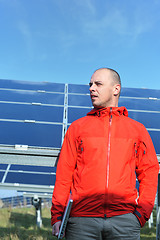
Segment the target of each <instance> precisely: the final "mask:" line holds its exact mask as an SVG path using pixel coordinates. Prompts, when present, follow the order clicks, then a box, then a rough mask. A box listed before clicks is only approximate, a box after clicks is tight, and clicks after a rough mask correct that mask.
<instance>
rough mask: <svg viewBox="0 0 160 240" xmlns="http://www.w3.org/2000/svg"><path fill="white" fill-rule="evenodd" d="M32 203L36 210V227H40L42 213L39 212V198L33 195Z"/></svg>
mask: <svg viewBox="0 0 160 240" xmlns="http://www.w3.org/2000/svg"><path fill="white" fill-rule="evenodd" d="M32 204H33V206H35V210H36V221H37V227H38V228H41V227H42V214H41V198H39V197H38V196H37V195H34V197H33V198H32Z"/></svg>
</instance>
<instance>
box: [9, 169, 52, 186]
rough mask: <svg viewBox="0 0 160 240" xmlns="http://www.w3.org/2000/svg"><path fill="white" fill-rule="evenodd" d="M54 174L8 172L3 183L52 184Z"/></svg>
mask: <svg viewBox="0 0 160 240" xmlns="http://www.w3.org/2000/svg"><path fill="white" fill-rule="evenodd" d="M55 180H56V176H55V175H53V174H37V173H36V174H34V173H19V172H9V173H8V174H7V177H6V179H5V183H19V184H35V185H47V186H50V185H54V184H55Z"/></svg>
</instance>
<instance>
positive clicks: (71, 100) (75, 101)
mask: <svg viewBox="0 0 160 240" xmlns="http://www.w3.org/2000/svg"><path fill="white" fill-rule="evenodd" d="M68 105H70V106H81V107H82V106H85V107H91V106H92V102H91V99H90V96H89V95H84V96H83V95H68Z"/></svg>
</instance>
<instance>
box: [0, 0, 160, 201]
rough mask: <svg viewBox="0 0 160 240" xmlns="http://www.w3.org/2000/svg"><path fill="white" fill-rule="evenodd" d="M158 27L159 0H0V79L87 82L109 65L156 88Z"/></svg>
mask: <svg viewBox="0 0 160 240" xmlns="http://www.w3.org/2000/svg"><path fill="white" fill-rule="evenodd" d="M159 26H160V0H137V1H135V0H0V79H13V80H22V81H32V82H43V81H47V82H55V83H73V84H88V83H89V81H90V78H91V75H92V74H93V72H94V71H95V70H96V69H98V68H101V67H109V68H113V69H115V70H116V71H118V72H119V74H120V76H121V80H122V87H130V88H150V89H159V90H160V71H159V67H160V27H159ZM14 193H15V192H14V191H13V194H14ZM10 194H11V192H10ZM7 196H8V193H6V194H5V193H3V197H7Z"/></svg>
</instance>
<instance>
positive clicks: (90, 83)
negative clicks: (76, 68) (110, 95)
mask: <svg viewBox="0 0 160 240" xmlns="http://www.w3.org/2000/svg"><path fill="white" fill-rule="evenodd" d="M93 83H102V81H101V80H95V81H93V82H89V85H90V86H91V85H92V84H93Z"/></svg>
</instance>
